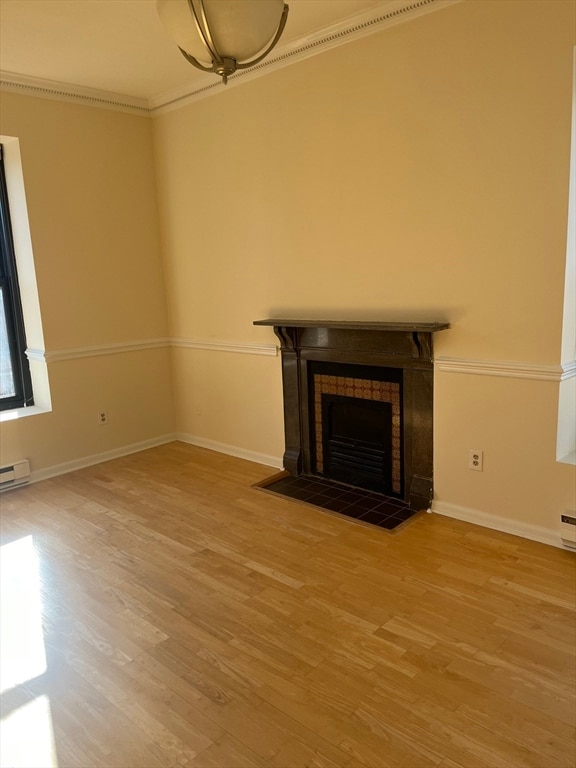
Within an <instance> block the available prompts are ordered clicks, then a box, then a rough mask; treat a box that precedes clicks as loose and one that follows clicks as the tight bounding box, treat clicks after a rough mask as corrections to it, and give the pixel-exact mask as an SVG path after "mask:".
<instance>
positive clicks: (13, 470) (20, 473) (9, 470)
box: [0, 459, 30, 491]
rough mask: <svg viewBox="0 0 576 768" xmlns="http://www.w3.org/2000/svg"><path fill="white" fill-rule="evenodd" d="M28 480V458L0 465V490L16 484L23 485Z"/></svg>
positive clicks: (13, 486) (5, 489)
mask: <svg viewBox="0 0 576 768" xmlns="http://www.w3.org/2000/svg"><path fill="white" fill-rule="evenodd" d="M29 482H30V462H29V461H28V459H22V461H16V462H14V464H8V465H7V466H5V467H0V491H7V490H8V489H9V488H15V487H16V486H17V485H25V484H26V483H29Z"/></svg>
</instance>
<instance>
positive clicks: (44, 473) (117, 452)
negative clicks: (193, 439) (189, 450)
mask: <svg viewBox="0 0 576 768" xmlns="http://www.w3.org/2000/svg"><path fill="white" fill-rule="evenodd" d="M176 439H177V438H176V436H175V435H174V434H167V435H159V436H158V437H153V438H151V439H149V440H142V441H141V442H138V443H132V444H131V445H123V446H121V447H120V448H113V449H112V450H110V451H104V452H103V453H94V454H92V455H91V456H83V457H82V458H80V459H73V460H72V461H66V462H64V463H63V464H54V465H53V466H51V467H45V468H44V469H37V470H34V468H32V473H31V475H30V482H31V483H37V482H39V481H40V480H47V479H48V478H50V477H57V476H58V475H66V474H67V473H68V472H75V471H76V470H77V469H84V467H92V466H94V464H102V462H104V461H111V460H112V459H120V458H122V456H129V455H130V454H131V453H139V452H140V451H146V450H147V449H148V448H156V447H157V446H159V445H166V443H173V442H174V441H175V440H176Z"/></svg>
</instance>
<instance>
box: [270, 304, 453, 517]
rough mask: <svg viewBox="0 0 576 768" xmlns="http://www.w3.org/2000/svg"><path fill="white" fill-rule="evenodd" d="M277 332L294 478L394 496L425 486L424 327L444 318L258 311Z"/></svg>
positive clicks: (427, 334)
mask: <svg viewBox="0 0 576 768" xmlns="http://www.w3.org/2000/svg"><path fill="white" fill-rule="evenodd" d="M255 325H268V326H273V328H274V332H275V333H276V335H277V336H278V338H279V339H280V343H281V353H282V379H283V395H284V427H285V437H286V450H285V453H284V467H285V469H286V470H287V471H288V472H289V473H290V475H292V476H293V477H305V478H306V477H310V478H326V479H327V480H330V481H335V482H337V483H342V484H345V485H347V486H352V487H353V488H358V489H364V490H366V491H370V492H374V491H375V492H378V493H381V494H384V495H385V496H387V497H392V498H393V499H398V500H401V501H403V502H405V503H406V504H408V505H409V506H410V508H411V509H414V510H418V509H425V508H427V507H429V506H430V503H431V501H432V495H433V476H432V446H433V434H432V426H433V419H432V415H433V361H432V334H433V333H435V332H437V331H441V330H444V329H446V328H448V327H449V325H448V323H440V322H438V323H385V322H374V323H368V322H346V321H342V322H339V321H326V320H285V319H270V320H258V321H256V322H255Z"/></svg>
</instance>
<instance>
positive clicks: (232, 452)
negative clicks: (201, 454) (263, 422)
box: [175, 432, 284, 469]
mask: <svg viewBox="0 0 576 768" xmlns="http://www.w3.org/2000/svg"><path fill="white" fill-rule="evenodd" d="M175 439H176V440H180V442H182V443H188V444H189V445H195V446H197V447H198V448H207V449H208V450H209V451H216V452H217V453H224V454H226V456H234V457H235V458H237V459H246V461H253V462H255V463H256V464H264V466H266V467H273V468H274V469H283V466H284V463H283V461H282V457H281V456H269V455H268V454H265V453H257V452H256V451H249V450H248V449H246V448H240V447H239V446H237V445H227V444H226V443H219V442H217V441H216V440H207V439H206V438H204V437H199V436H198V435H190V434H188V433H186V432H178V433H177V434H176V437H175Z"/></svg>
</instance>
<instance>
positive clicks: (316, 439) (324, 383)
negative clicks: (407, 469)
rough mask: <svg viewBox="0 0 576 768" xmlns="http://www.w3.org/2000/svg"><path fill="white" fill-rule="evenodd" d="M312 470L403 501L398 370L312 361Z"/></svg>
mask: <svg viewBox="0 0 576 768" xmlns="http://www.w3.org/2000/svg"><path fill="white" fill-rule="evenodd" d="M308 372H309V379H310V381H309V386H308V390H309V392H310V400H311V402H310V408H309V413H310V417H311V420H312V422H313V424H311V430H312V443H313V444H312V472H313V474H317V475H320V476H321V477H326V478H328V479H331V480H336V481H338V482H342V483H346V484H349V485H353V486H356V487H358V488H365V489H367V490H373V491H379V492H380V493H384V494H387V495H389V496H397V497H399V498H401V497H402V492H403V487H402V486H403V483H402V476H403V471H402V470H403V460H402V378H403V377H402V370H401V369H394V368H378V367H375V366H372V367H371V366H360V365H346V364H330V363H318V362H311V363H310V365H309V367H308Z"/></svg>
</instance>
